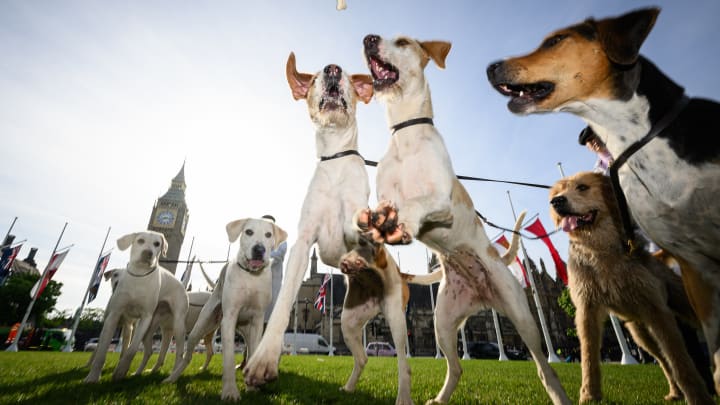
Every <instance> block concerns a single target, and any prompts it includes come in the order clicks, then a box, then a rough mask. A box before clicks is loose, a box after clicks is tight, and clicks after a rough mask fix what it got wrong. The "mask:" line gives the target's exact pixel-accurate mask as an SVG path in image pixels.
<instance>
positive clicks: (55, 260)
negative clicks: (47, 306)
mask: <svg viewBox="0 0 720 405" xmlns="http://www.w3.org/2000/svg"><path fill="white" fill-rule="evenodd" d="M69 251H70V249H66V250H64V251H62V252H57V253H55V254H54V255H53V256H52V257H51V258H50V262H49V263H48V265H47V267H46V268H45V273H43V276H42V277H41V278H40V280H38V281H37V283H35V285H34V286H33V288H32V290H30V296H31V297H33V298H37V297H39V296H40V294H42V292H43V291H44V290H45V287H47V285H48V283H49V282H50V279H51V278H52V276H54V275H55V272H57V271H58V268H59V267H60V265H61V264H62V262H63V260H65V256H67V254H68V252H69Z"/></svg>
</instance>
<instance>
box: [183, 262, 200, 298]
mask: <svg viewBox="0 0 720 405" xmlns="http://www.w3.org/2000/svg"><path fill="white" fill-rule="evenodd" d="M196 257H197V256H193V258H192V261H190V262H189V263H188V264H187V266H185V271H184V272H183V274H182V277H180V281H181V282H182V285H183V287H185V290H186V291H190V289H191V288H192V286H191V285H190V275H191V274H192V268H193V265H194V264H195V258H196Z"/></svg>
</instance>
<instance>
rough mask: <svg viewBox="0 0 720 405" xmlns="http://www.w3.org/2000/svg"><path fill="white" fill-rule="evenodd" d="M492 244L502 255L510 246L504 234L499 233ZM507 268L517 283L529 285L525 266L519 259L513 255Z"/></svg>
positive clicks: (524, 285) (524, 286) (525, 286)
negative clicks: (513, 257)
mask: <svg viewBox="0 0 720 405" xmlns="http://www.w3.org/2000/svg"><path fill="white" fill-rule="evenodd" d="M493 244H494V245H495V249H497V251H498V253H500V255H504V254H505V252H507V250H508V249H509V248H510V242H508V240H507V238H506V237H505V235H500V237H499V238H497V240H496V241H495V242H493ZM508 268H509V269H510V272H511V273H512V274H513V275H514V276H515V278H516V279H517V281H518V283H520V285H522V286H523V288H527V287H529V286H530V282H529V281H528V277H527V272H526V271H525V267H524V266H523V265H522V263H521V262H520V259H519V258H518V257H517V256H515V262H513V263H511V264H510V265H509V266H508Z"/></svg>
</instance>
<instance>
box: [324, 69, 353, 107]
mask: <svg viewBox="0 0 720 405" xmlns="http://www.w3.org/2000/svg"><path fill="white" fill-rule="evenodd" d="M341 79H342V68H340V66H338V65H334V64H330V65H327V66H325V68H324V69H323V83H324V87H325V88H324V89H323V90H324V91H323V95H322V97H321V98H320V105H319V106H318V107H319V108H320V110H337V109H340V108H342V109H344V110H346V109H347V101H345V99H344V98H343V97H342V91H341V90H340V80H341Z"/></svg>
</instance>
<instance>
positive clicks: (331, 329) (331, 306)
mask: <svg viewBox="0 0 720 405" xmlns="http://www.w3.org/2000/svg"><path fill="white" fill-rule="evenodd" d="M334 279H335V277H333V267H332V266H330V353H329V354H328V356H334V355H335V354H334V353H333V352H334V350H333V347H334V346H333V329H334V328H333V326H335V325H333V323H334V322H333V309H334V308H333V281H334Z"/></svg>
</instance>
